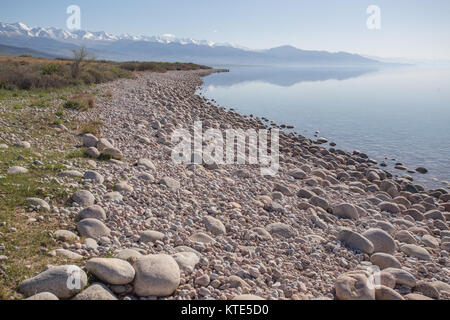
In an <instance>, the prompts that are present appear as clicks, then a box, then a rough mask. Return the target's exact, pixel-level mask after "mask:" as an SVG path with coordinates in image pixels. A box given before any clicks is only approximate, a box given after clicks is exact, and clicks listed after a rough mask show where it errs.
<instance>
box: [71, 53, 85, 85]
mask: <svg viewBox="0 0 450 320" xmlns="http://www.w3.org/2000/svg"><path fill="white" fill-rule="evenodd" d="M72 52H73V64H72V77H73V78H78V76H79V75H80V69H81V64H82V62H83V61H84V60H86V58H87V56H88V52H87V50H86V48H85V47H82V48H81V49H80V50H72Z"/></svg>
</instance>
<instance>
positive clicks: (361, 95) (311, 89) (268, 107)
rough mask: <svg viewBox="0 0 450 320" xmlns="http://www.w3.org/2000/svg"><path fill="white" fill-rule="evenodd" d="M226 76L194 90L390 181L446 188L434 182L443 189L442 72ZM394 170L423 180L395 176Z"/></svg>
mask: <svg viewBox="0 0 450 320" xmlns="http://www.w3.org/2000/svg"><path fill="white" fill-rule="evenodd" d="M220 67H221V68H224V66H220ZM226 68H228V69H230V72H229V73H216V74H212V75H210V76H208V77H205V78H204V86H203V88H202V89H201V93H202V94H203V95H204V96H206V97H207V98H210V99H215V100H216V101H217V104H219V105H221V106H224V107H226V108H228V109H229V108H233V109H235V110H236V111H238V112H240V113H242V114H247V115H249V114H253V115H255V116H259V117H266V118H268V119H270V120H274V121H275V122H276V123H277V124H279V125H280V124H286V125H294V126H295V129H294V131H295V132H297V133H299V134H302V135H304V136H307V137H310V138H314V134H315V132H316V131H319V132H320V133H319V134H318V137H325V138H327V139H328V141H329V142H335V143H336V144H337V148H340V149H343V150H347V151H352V150H360V151H362V152H364V153H366V154H368V155H369V157H371V158H373V159H376V160H378V162H379V163H381V162H382V161H385V162H386V163H387V164H388V167H387V168H386V169H387V170H388V171H390V172H392V173H393V174H398V175H403V174H408V175H411V176H412V177H413V178H414V181H415V182H417V183H420V184H422V185H425V186H428V187H448V186H446V185H445V184H442V183H441V182H442V181H450V68H448V67H445V68H439V67H432V68H428V67H427V68H424V67H417V66H407V67H395V68H392V67H391V68H383V69H373V68H345V67H338V68H336V67H330V68H326V67H322V68H287V67H257V66H249V67H248V66H245V67H244V66H227V67H226ZM385 158H388V159H387V160H386V159H385ZM392 159H395V161H394V160H392ZM396 162H401V163H403V164H404V165H405V166H406V167H408V168H410V169H412V170H414V169H415V168H417V167H419V166H423V167H425V168H427V169H428V171H429V172H428V173H427V174H426V175H421V174H418V173H414V174H412V173H407V172H406V171H400V170H396V169H394V164H395V163H396Z"/></svg>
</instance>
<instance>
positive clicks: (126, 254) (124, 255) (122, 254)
mask: <svg viewBox="0 0 450 320" xmlns="http://www.w3.org/2000/svg"><path fill="white" fill-rule="evenodd" d="M140 257H142V254H141V253H140V252H138V251H136V250H134V249H123V250H120V251H119V252H118V253H117V254H116V258H118V259H122V260H129V259H130V258H136V259H138V258H140Z"/></svg>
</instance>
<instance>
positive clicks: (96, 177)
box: [83, 171, 105, 184]
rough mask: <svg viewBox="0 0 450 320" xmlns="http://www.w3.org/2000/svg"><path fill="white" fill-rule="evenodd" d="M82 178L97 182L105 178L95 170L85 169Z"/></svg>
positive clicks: (100, 182)
mask: <svg viewBox="0 0 450 320" xmlns="http://www.w3.org/2000/svg"><path fill="white" fill-rule="evenodd" d="M83 178H84V179H85V180H90V181H92V182H95V183H98V184H102V183H103V181H105V178H103V176H102V175H101V174H100V173H98V172H96V171H86V172H85V173H84V176H83Z"/></svg>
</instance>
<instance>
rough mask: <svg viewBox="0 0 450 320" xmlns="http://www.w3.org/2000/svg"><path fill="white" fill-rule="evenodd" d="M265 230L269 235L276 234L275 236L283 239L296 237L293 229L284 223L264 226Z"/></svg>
mask: <svg viewBox="0 0 450 320" xmlns="http://www.w3.org/2000/svg"><path fill="white" fill-rule="evenodd" d="M266 230H267V231H268V232H269V233H270V234H276V235H279V236H282V237H284V238H291V237H294V236H295V235H296V232H295V230H294V228H292V227H291V226H289V225H287V224H285V223H280V222H276V223H271V224H269V225H268V226H266Z"/></svg>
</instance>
